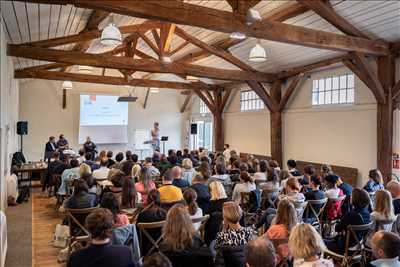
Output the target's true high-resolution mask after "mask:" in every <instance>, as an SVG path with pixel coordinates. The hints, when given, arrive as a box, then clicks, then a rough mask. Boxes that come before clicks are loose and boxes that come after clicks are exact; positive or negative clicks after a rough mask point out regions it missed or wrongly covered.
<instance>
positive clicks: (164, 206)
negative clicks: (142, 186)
mask: <svg viewBox="0 0 400 267" xmlns="http://www.w3.org/2000/svg"><path fill="white" fill-rule="evenodd" d="M175 204H185V201H184V200H179V201H173V202H161V205H160V207H161V208H162V209H164V210H166V211H168V210H169V209H170V208H172V206H174V205H175Z"/></svg>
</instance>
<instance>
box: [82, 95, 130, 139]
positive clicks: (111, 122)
mask: <svg viewBox="0 0 400 267" xmlns="http://www.w3.org/2000/svg"><path fill="white" fill-rule="evenodd" d="M117 99H118V97H117V96H106V95H81V96H80V124H79V143H83V142H85V139H86V136H90V137H91V138H92V139H93V141H94V142H95V143H98V144H113V143H127V142H128V137H127V136H128V133H127V131H128V103H126V102H125V103H123V102H122V103H121V102H117Z"/></svg>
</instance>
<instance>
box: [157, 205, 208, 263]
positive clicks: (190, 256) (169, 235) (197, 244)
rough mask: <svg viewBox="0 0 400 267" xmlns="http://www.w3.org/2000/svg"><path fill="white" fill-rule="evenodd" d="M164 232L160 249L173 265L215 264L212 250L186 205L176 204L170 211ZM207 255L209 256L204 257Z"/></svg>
mask: <svg viewBox="0 0 400 267" xmlns="http://www.w3.org/2000/svg"><path fill="white" fill-rule="evenodd" d="M162 233H163V237H164V238H163V241H162V243H161V244H160V251H161V252H162V253H164V254H165V255H166V256H167V257H168V258H169V259H170V260H171V262H172V265H173V266H193V267H197V266H205V267H208V266H213V265H212V264H213V258H212V256H211V251H210V249H209V248H208V247H205V246H204V242H203V241H202V240H201V238H200V237H199V236H198V235H197V232H196V230H195V228H194V226H193V223H192V220H191V219H190V215H189V212H188V209H187V208H186V207H185V206H184V205H182V204H175V205H174V206H173V207H172V208H171V209H170V210H169V211H168V213H167V219H166V222H165V225H164V227H163V229H162ZM200 255H202V257H200ZM206 255H208V256H209V257H204V256H206Z"/></svg>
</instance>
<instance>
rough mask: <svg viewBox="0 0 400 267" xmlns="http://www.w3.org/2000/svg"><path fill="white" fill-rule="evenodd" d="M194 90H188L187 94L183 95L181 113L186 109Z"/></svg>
mask: <svg viewBox="0 0 400 267" xmlns="http://www.w3.org/2000/svg"><path fill="white" fill-rule="evenodd" d="M193 92H194V91H190V92H189V94H188V95H186V97H185V101H184V102H183V105H182V107H181V113H184V112H185V111H186V108H187V106H188V105H189V103H190V100H191V99H192V96H193Z"/></svg>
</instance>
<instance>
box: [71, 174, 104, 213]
mask: <svg viewBox="0 0 400 267" xmlns="http://www.w3.org/2000/svg"><path fill="white" fill-rule="evenodd" d="M88 190H89V188H88V185H87V183H86V181H84V180H82V179H77V180H75V185H74V193H73V195H72V196H71V197H70V198H68V199H67V200H66V201H65V202H64V207H65V208H67V209H85V208H92V207H95V206H97V196H96V195H94V194H90V193H89V192H88Z"/></svg>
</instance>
